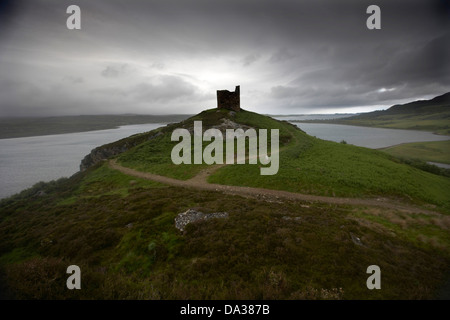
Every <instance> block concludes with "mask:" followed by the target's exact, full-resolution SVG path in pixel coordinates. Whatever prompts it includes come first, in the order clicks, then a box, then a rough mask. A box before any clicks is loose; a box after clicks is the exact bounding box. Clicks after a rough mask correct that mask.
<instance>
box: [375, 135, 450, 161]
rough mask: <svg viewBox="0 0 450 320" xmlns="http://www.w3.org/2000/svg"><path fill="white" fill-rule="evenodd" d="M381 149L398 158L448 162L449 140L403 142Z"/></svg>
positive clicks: (449, 155)
mask: <svg viewBox="0 0 450 320" xmlns="http://www.w3.org/2000/svg"><path fill="white" fill-rule="evenodd" d="M381 150H382V151H384V152H386V153H389V154H390V155H393V156H396V157H399V158H405V159H418V160H422V161H430V162H438V163H446V164H450V140H447V141H430V142H413V143H403V144H400V145H396V146H392V147H387V148H384V149H381Z"/></svg>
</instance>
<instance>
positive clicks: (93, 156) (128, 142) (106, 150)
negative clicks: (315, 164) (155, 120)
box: [80, 131, 163, 171]
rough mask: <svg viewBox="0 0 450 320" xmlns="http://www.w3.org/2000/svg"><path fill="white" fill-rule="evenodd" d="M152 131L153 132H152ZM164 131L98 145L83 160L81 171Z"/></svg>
mask: <svg viewBox="0 0 450 320" xmlns="http://www.w3.org/2000/svg"><path fill="white" fill-rule="evenodd" d="M150 133H152V132H150ZM162 134H163V133H162V132H161V131H159V132H157V133H154V134H144V135H136V136H135V137H133V136H132V137H129V138H125V139H122V140H119V141H116V142H113V143H109V144H105V145H103V146H100V147H97V148H95V149H93V150H92V151H91V153H89V154H88V155H87V156H85V157H84V159H83V160H81V164H80V171H84V170H86V169H88V168H89V167H92V166H93V165H95V164H97V163H99V162H100V161H103V160H106V159H109V158H111V157H113V156H116V155H118V154H121V153H123V152H125V151H127V150H129V149H131V148H133V147H134V146H137V145H138V144H141V143H143V142H145V141H148V140H152V139H154V138H156V137H158V136H160V135H162Z"/></svg>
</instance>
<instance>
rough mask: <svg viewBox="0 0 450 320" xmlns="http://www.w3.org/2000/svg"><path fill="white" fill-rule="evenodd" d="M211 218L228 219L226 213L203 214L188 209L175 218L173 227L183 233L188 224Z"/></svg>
mask: <svg viewBox="0 0 450 320" xmlns="http://www.w3.org/2000/svg"><path fill="white" fill-rule="evenodd" d="M212 218H228V213H227V212H215V213H203V212H200V211H196V210H194V209H188V210H187V211H185V212H182V213H180V214H178V215H177V216H176V218H175V227H176V228H177V229H178V230H180V231H184V229H185V228H186V226H187V225H188V224H189V223H192V222H196V221H200V220H208V219H212Z"/></svg>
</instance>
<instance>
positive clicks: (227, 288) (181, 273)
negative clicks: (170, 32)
mask: <svg viewBox="0 0 450 320" xmlns="http://www.w3.org/2000/svg"><path fill="white" fill-rule="evenodd" d="M224 117H226V118H228V119H230V120H231V119H232V120H233V121H235V122H237V123H242V124H245V125H248V126H251V127H255V128H266V129H271V128H278V129H279V130H280V133H281V141H280V145H281V151H280V171H279V172H278V174H277V175H274V176H264V177H263V176H261V175H259V165H231V166H226V167H223V168H221V169H219V170H218V171H216V173H215V174H214V175H212V176H211V178H210V179H211V181H214V182H217V183H229V184H238V185H252V186H258V187H264V188H272V189H282V190H289V191H300V192H308V193H312V194H325V195H331V196H334V195H336V196H338V195H340V196H355V197H359V196H364V197H366V196H378V195H383V196H395V197H400V198H408V199H409V198H410V200H413V201H419V202H421V203H424V202H427V203H429V204H434V205H435V206H437V207H436V208H435V209H436V210H441V211H446V210H447V209H448V201H449V199H448V195H447V194H446V193H445V191H446V190H448V187H449V180H450V179H449V178H447V177H445V176H442V175H437V174H432V173H430V172H425V171H423V170H419V169H417V168H414V167H412V166H409V165H406V164H404V163H403V162H402V161H400V160H399V159H397V158H395V157H392V156H390V155H386V154H384V153H382V152H379V151H375V150H369V149H365V148H358V147H354V146H350V145H344V144H337V143H332V142H326V141H321V140H319V139H315V138H313V137H310V136H308V135H306V134H305V133H304V132H302V131H301V130H299V129H298V128H296V127H295V126H292V125H290V124H288V123H286V122H280V121H276V120H273V119H271V118H269V117H264V116H261V115H257V114H254V113H251V112H246V111H242V112H239V113H236V114H235V115H234V116H233V115H232V114H230V113H229V112H228V111H219V112H217V111H216V110H207V111H205V112H203V113H201V114H199V115H197V116H195V117H192V118H190V119H187V120H185V121H184V122H182V123H180V124H173V125H169V126H166V127H164V128H160V129H158V130H155V131H153V132H150V133H145V134H142V135H136V136H133V137H131V138H130V139H131V140H133V141H135V142H136V141H139V142H140V141H142V142H141V143H139V144H137V145H136V146H134V147H133V148H131V149H129V150H128V151H126V152H124V153H123V154H121V155H119V156H118V157H117V159H118V161H119V163H121V164H122V165H125V166H130V167H133V168H138V169H139V170H147V171H149V172H153V173H159V174H163V175H167V176H172V177H175V178H182V179H188V178H189V177H192V176H194V175H195V173H196V172H198V171H199V170H200V169H201V168H202V166H204V165H191V166H187V165H186V166H185V167H183V166H179V167H175V166H174V165H173V164H172V163H171V160H170V151H171V149H172V147H173V145H175V143H176V142H171V141H170V135H171V132H172V131H173V130H174V129H175V128H177V127H185V128H189V127H191V126H192V124H193V121H195V120H202V121H203V126H204V128H206V127H208V126H211V125H216V124H217V123H220V121H221V119H222V118H224ZM157 134H158V136H156V135H157ZM149 137H153V138H152V139H151V140H148V138H149ZM125 140H126V139H125ZM125 142H126V141H125ZM123 143H124V141H121V142H120V144H123ZM177 170H178V171H177ZM189 208H196V209H198V210H200V211H202V212H205V213H212V212H223V211H226V212H228V213H229V217H228V218H226V219H211V220H207V221H201V222H197V223H193V224H189V225H188V226H187V228H186V231H185V232H184V233H181V232H180V231H178V230H177V229H176V228H175V225H174V218H175V217H176V216H177V214H179V213H181V212H184V211H186V210H187V209H189ZM449 228H450V220H449V216H448V215H444V214H440V213H434V214H412V213H408V212H405V211H399V210H395V209H386V208H384V209H377V208H368V207H362V206H349V205H328V204H318V203H305V202H300V201H279V200H276V199H264V198H263V199H253V198H244V197H240V196H232V195H226V194H222V193H219V192H214V191H199V190H189V189H186V188H177V187H168V186H165V185H161V184H159V183H156V182H152V181H148V180H143V179H139V178H135V177H131V176H127V175H125V174H122V173H120V172H118V171H115V170H112V169H111V168H109V167H108V166H107V164H106V163H98V164H96V165H94V166H92V167H90V168H89V169H87V170H86V171H83V172H80V173H78V174H76V175H74V176H72V177H71V178H69V179H61V180H58V181H54V182H50V183H39V184H37V185H36V186H34V187H33V188H31V189H29V190H25V191H23V192H22V193H20V194H18V195H16V196H13V197H11V198H8V199H5V200H2V201H1V202H0V280H2V281H1V282H0V283H1V285H0V286H3V288H0V292H2V295H3V297H7V298H11V297H12V298H18V299H36V298H37V299H68V298H74V299H79V298H80V299H378V298H383V299H423V298H433V297H436V295H437V294H438V289H439V287H440V285H441V284H442V282H443V281H444V280H446V279H445V276H446V275H447V274H446V272H447V271H448V270H447V266H448V265H449V262H450V251H449V248H450V237H449V234H450V232H449ZM355 239H359V240H358V241H357V240H355ZM72 264H76V265H78V266H80V267H81V270H82V290H73V291H70V290H68V289H67V288H66V285H65V284H66V279H67V277H68V275H67V274H66V268H67V266H69V265H72ZM373 264H376V265H378V266H380V268H381V270H382V290H368V289H367V287H366V280H367V277H368V274H367V273H366V269H367V267H368V266H369V265H373Z"/></svg>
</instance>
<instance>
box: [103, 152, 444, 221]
mask: <svg viewBox="0 0 450 320" xmlns="http://www.w3.org/2000/svg"><path fill="white" fill-rule="evenodd" d="M109 166H110V167H111V168H113V169H115V170H118V171H120V172H122V173H124V174H127V175H130V176H134V177H138V178H142V179H147V180H152V181H156V182H160V183H163V184H167V185H171V186H175V187H185V188H194V189H199V190H211V191H220V192H223V193H226V194H232V195H241V196H250V197H255V198H262V199H265V200H267V201H280V200H282V199H285V200H300V201H306V202H323V203H330V204H344V205H345V204H348V205H357V206H376V207H383V208H389V209H396V210H401V211H405V212H410V213H423V214H432V215H436V214H439V213H437V212H434V211H431V210H427V209H424V208H420V207H416V206H412V205H409V204H405V203H401V202H398V201H394V200H391V199H386V198H377V199H363V198H341V197H326V196H315V195H310V194H303V193H296V192H289V191H282V190H271V189H263V188H253V187H240V186H227V185H222V184H215V183H208V182H207V178H208V176H209V175H211V174H212V173H213V172H214V171H216V170H217V169H219V168H220V167H223V166H225V164H222V165H214V166H211V167H209V168H207V169H205V170H202V171H200V172H199V173H198V174H197V175H196V176H195V177H193V178H191V179H189V180H178V179H174V178H169V177H165V176H160V175H157V174H153V173H148V172H142V171H137V170H134V169H131V168H127V167H123V166H121V165H119V164H118V163H117V162H116V160H109Z"/></svg>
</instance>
